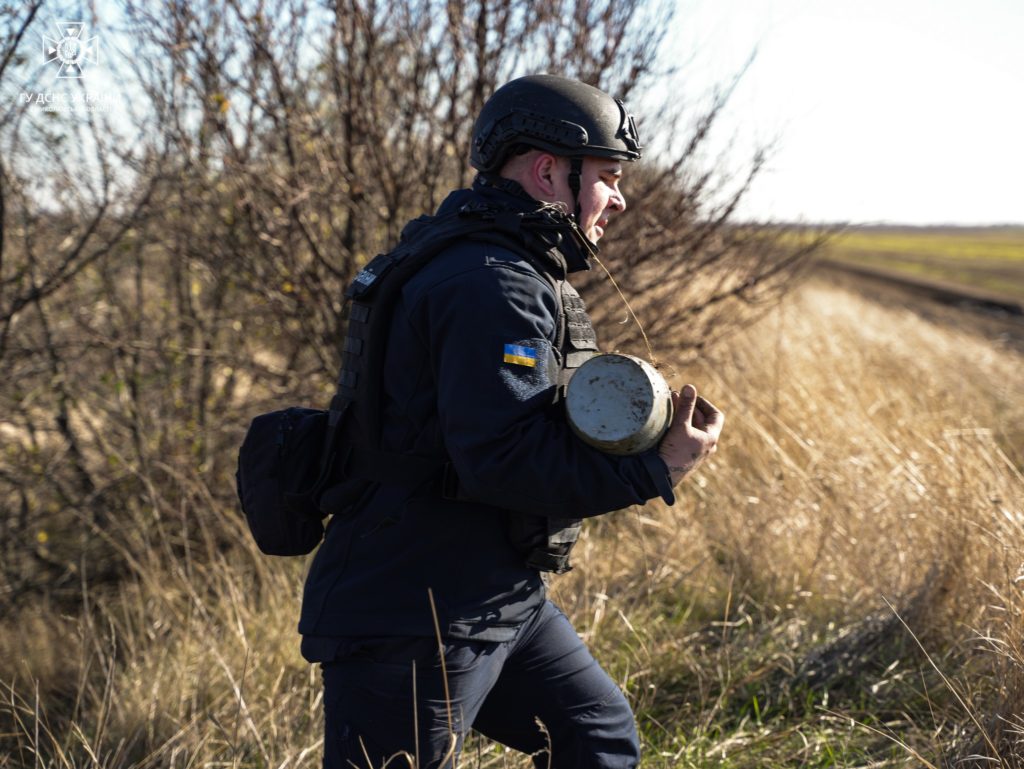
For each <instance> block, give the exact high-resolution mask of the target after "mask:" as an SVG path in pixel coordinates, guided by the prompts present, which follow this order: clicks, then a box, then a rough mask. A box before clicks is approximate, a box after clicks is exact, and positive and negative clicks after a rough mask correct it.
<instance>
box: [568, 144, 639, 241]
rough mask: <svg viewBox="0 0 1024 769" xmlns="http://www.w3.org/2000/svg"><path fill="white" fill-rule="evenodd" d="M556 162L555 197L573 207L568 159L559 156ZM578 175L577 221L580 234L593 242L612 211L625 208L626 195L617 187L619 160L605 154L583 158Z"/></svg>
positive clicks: (606, 224) (596, 239) (601, 233)
mask: <svg viewBox="0 0 1024 769" xmlns="http://www.w3.org/2000/svg"><path fill="white" fill-rule="evenodd" d="M558 165H559V167H560V168H559V171H558V173H557V174H556V175H555V178H554V179H553V181H554V182H555V185H556V188H557V193H558V199H559V200H561V201H562V202H564V203H565V204H566V205H567V206H568V207H569V210H570V211H572V210H573V204H572V192H571V191H570V190H569V170H570V161H569V159H568V158H559V159H558ZM580 177H581V178H580V195H579V204H580V220H579V222H577V224H579V227H580V229H581V230H583V234H584V235H586V236H587V237H588V238H590V240H592V241H593V242H594V243H596V242H597V241H598V240H600V239H601V236H602V235H604V231H605V229H606V228H607V226H608V220H609V219H610V218H611V215H612V213H613V212H614V213H619V212H621V211H625V210H626V199H625V198H624V197H623V196H622V192H620V191H619V181H620V180H621V179H622V163H621V162H619V161H618V160H611V159H608V158H597V157H588V158H584V159H583V171H582V173H581V174H580Z"/></svg>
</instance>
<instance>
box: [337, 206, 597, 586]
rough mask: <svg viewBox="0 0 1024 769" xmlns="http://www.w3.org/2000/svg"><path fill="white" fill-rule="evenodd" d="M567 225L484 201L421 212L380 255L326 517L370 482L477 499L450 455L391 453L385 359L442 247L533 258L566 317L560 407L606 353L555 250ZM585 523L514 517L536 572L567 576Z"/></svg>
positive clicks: (349, 360)
mask: <svg viewBox="0 0 1024 769" xmlns="http://www.w3.org/2000/svg"><path fill="white" fill-rule="evenodd" d="M571 226H572V225H571V224H567V221H566V219H565V218H564V217H563V216H562V215H560V214H558V213H557V212H553V211H550V210H540V211H531V212H526V213H517V212H512V211H506V210H504V209H497V208H490V207H488V206H486V205H484V204H475V203H474V204H469V205H466V206H463V207H462V208H461V209H460V210H459V211H458V212H457V213H456V214H449V215H445V216H421V217H419V218H418V219H415V220H413V221H412V222H410V223H409V224H408V225H407V226H406V228H405V229H404V230H403V232H402V237H401V239H400V241H399V244H398V246H396V247H395V249H393V250H392V251H389V252H387V253H385V254H380V255H378V256H377V257H375V258H374V259H372V260H371V261H370V262H369V263H368V264H367V265H366V267H364V268H363V269H362V270H361V271H360V272H359V274H358V275H356V277H355V279H354V280H353V281H352V283H351V285H350V286H349V288H348V290H347V291H346V292H345V296H346V298H347V299H348V301H349V317H348V330H347V334H346V338H345V344H344V347H343V350H342V365H341V371H340V374H339V377H338V388H337V392H336V394H335V396H334V398H333V399H332V401H331V407H330V416H329V420H328V430H327V447H326V451H325V453H326V456H327V457H328V462H329V463H330V466H331V467H333V470H332V472H331V476H332V478H335V479H341V480H340V481H339V482H337V483H334V484H333V485H329V487H328V488H326V489H325V491H324V493H323V494H322V496H321V498H320V506H321V508H322V509H323V511H324V512H325V513H339V512H342V511H344V510H345V509H346V508H348V507H349V506H351V505H353V504H354V503H355V502H356V501H357V500H358V499H359V497H360V496H362V494H363V493H364V492H365V490H366V484H367V482H371V483H372V482H376V483H387V484H398V485H403V486H419V485H420V484H422V483H424V482H427V481H430V480H435V479H436V480H437V481H438V482H439V483H440V487H441V493H442V496H443V497H444V498H446V499H453V500H459V499H461V500H466V499H468V498H467V497H466V496H465V495H464V494H463V492H462V489H461V488H460V486H459V483H458V478H457V476H456V473H455V470H454V467H453V465H452V463H451V462H450V461H448V460H447V458H438V457H423V456H416V455H411V454H399V453H395V452H388V451H384V450H383V449H382V448H381V445H380V444H381V433H382V425H381V415H382V410H383V407H382V403H381V393H382V390H383V376H384V356H385V352H386V346H387V340H388V334H389V331H390V327H391V320H392V317H393V315H394V309H395V306H396V305H397V303H398V299H399V297H400V296H401V290H402V287H403V286H404V285H405V283H406V282H407V281H408V280H409V279H410V278H412V276H413V275H415V274H416V272H417V271H418V270H419V269H421V268H422V267H423V266H425V265H426V264H427V262H428V261H429V260H430V259H431V258H433V257H434V256H435V255H436V254H438V253H439V252H440V251H442V250H443V249H445V248H446V247H448V246H449V245H452V244H453V243H454V242H456V241H460V240H467V239H468V240H476V241H482V242H488V243H493V244H496V245H500V246H502V247H504V248H508V249H510V250H512V251H513V252H515V253H516V254H518V255H520V256H522V257H523V258H524V259H526V260H527V261H529V262H530V263H531V264H532V265H533V266H534V268H535V269H536V270H537V272H538V273H539V274H540V275H542V276H544V277H545V278H546V279H547V280H548V281H549V282H550V283H551V285H552V288H553V290H554V292H555V296H556V297H557V298H558V300H559V305H560V312H559V323H558V330H557V338H556V340H555V349H556V350H558V351H559V358H560V361H561V368H560V371H559V373H558V378H557V387H556V388H555V396H554V401H555V403H558V402H559V401H560V400H561V399H562V398H563V397H564V392H565V387H566V386H567V385H568V383H569V380H570V379H571V378H572V374H573V372H574V371H575V370H576V369H577V368H579V367H580V366H581V365H582V364H583V363H584V362H585V361H586V360H587V359H589V358H590V357H592V356H593V355H594V354H596V352H597V337H596V335H595V333H594V328H593V326H592V325H591V322H590V318H589V317H588V315H587V313H586V309H585V307H584V305H583V300H582V299H581V298H580V296H579V294H577V293H576V291H575V289H573V288H572V286H570V285H569V283H568V282H567V281H566V280H564V279H563V278H561V277H558V276H557V275H555V274H554V273H555V271H556V270H557V265H556V263H555V261H554V260H553V257H551V256H549V255H547V253H546V251H548V250H550V249H552V248H555V247H557V245H558V244H559V243H560V239H561V237H563V234H562V233H564V231H565V230H566V229H567V227H571ZM580 528H581V522H580V521H579V520H578V519H570V518H549V517H545V516H537V515H528V514H523V513H517V512H513V511H509V524H508V534H509V540H510V542H511V543H512V545H513V547H515V548H516V549H517V550H519V551H520V552H522V553H523V555H524V557H525V560H526V563H527V565H528V566H530V567H532V568H535V569H538V570H540V571H545V572H554V573H557V574H560V573H563V572H565V571H568V570H569V569H570V568H571V567H570V565H569V551H570V550H571V549H572V547H573V545H574V544H575V543H576V540H577V538H578V537H579V533H580Z"/></svg>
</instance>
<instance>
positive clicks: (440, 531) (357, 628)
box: [299, 179, 673, 661]
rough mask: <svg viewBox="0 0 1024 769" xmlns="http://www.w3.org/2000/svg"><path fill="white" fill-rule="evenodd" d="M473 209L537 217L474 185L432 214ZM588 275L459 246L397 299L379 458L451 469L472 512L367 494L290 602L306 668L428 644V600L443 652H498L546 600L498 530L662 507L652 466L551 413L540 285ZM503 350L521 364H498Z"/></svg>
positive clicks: (554, 325) (555, 366)
mask: <svg viewBox="0 0 1024 769" xmlns="http://www.w3.org/2000/svg"><path fill="white" fill-rule="evenodd" d="M480 201H484V202H486V203H489V204H492V205H493V204H497V205H499V206H501V207H502V208H506V209H510V210H515V211H527V210H533V209H535V208H537V207H538V206H539V205H540V204H539V203H538V202H537V201H535V200H533V199H532V198H530V197H529V196H528V195H526V194H525V192H523V191H522V189H521V188H520V187H518V185H516V184H515V183H509V182H504V181H500V182H493V183H488V182H486V181H485V180H482V179H478V180H477V181H476V182H475V183H474V186H473V189H472V190H459V191H457V192H453V193H452V194H451V195H450V196H449V197H448V199H447V200H446V201H445V202H444V203H443V204H442V206H441V208H440V209H439V210H438V213H444V212H447V211H451V210H454V209H458V208H460V207H462V206H464V205H466V204H467V203H473V202H480ZM587 266H588V265H587V263H586V259H585V257H584V256H583V254H582V252H581V251H580V250H579V248H578V247H577V246H576V245H575V244H574V243H572V242H570V239H569V238H565V239H563V241H562V244H561V245H560V246H559V248H558V249H556V250H552V251H551V252H550V253H541V254H535V255H533V256H532V258H526V256H525V255H523V254H520V253H516V252H515V251H513V250H510V249H506V248H503V247H500V246H495V245H493V244H486V243H480V242H476V241H466V242H462V243H457V244H455V245H453V246H451V247H449V248H447V249H445V250H444V251H442V252H441V253H440V254H438V255H437V256H436V257H434V258H433V259H432V260H431V262H430V263H429V264H427V265H426V266H425V267H424V268H423V269H422V270H420V271H419V272H418V273H417V274H416V275H414V276H413V277H412V279H411V280H409V282H408V283H407V284H406V285H405V287H404V289H403V292H402V296H401V299H400V300H399V303H398V307H397V310H396V313H395V317H394V320H393V322H392V328H391V332H390V336H389V340H388V348H387V353H386V359H385V369H384V383H385V386H384V390H385V392H384V396H383V404H384V412H383V425H384V430H383V436H382V448H384V449H385V450H388V451H396V452H411V453H416V454H420V455H426V456H438V457H444V456H447V457H449V458H450V460H451V462H452V463H453V465H454V467H455V469H456V471H457V474H458V478H459V482H460V484H461V488H462V492H463V493H464V495H465V496H466V497H468V498H469V499H471V500H472V501H451V500H446V499H443V498H442V494H441V489H440V484H439V483H438V482H427V483H425V484H423V485H422V486H420V487H419V488H415V489H413V488H408V487H399V486H388V485H380V484H374V485H372V486H370V487H369V488H368V490H367V492H366V493H365V494H364V495H363V498H362V499H361V500H360V501H359V503H358V504H357V505H356V507H355V509H354V511H352V512H351V513H349V514H346V515H345V516H344V517H342V516H335V517H334V518H332V520H331V521H330V523H329V525H328V527H327V534H326V537H325V541H324V542H323V544H322V545H321V546H320V549H319V551H318V552H317V554H316V556H315V558H314V560H313V564H312V566H311V568H310V572H309V576H308V578H307V581H306V587H305V593H304V596H303V605H302V617H301V620H300V623H299V632H301V633H302V634H303V635H304V636H305V637H306V638H305V639H304V643H303V653H304V654H305V655H306V656H307V658H309V659H311V660H313V661H315V660H319V659H325V658H330V657H331V656H332V652H331V646H332V639H337V638H340V637H344V636H367V635H373V636H390V635H413V636H415V635H433V633H434V620H433V617H432V613H431V608H430V603H429V599H428V594H427V589H428V588H430V589H431V590H432V592H433V596H434V601H435V604H436V608H437V613H438V620H439V622H440V627H441V631H442V633H443V634H445V635H446V636H449V637H457V638H476V639H480V640H494V641H500V640H507V639H509V638H511V637H512V636H513V634H514V632H515V628H516V627H517V626H518V625H519V624H520V623H521V622H523V621H524V620H525V618H526V617H527V616H529V614H530V611H531V610H532V609H534V608H535V607H536V606H537V605H538V604H539V603H540V602H541V601H542V600H543V599H544V586H543V582H542V581H541V579H540V575H539V574H538V572H537V571H536V570H534V569H531V568H529V567H527V566H526V565H525V563H524V557H523V554H522V553H521V552H519V551H517V550H516V549H515V548H513V547H512V545H511V544H510V542H509V539H508V535H507V529H508V518H509V516H510V515H515V514H516V513H517V512H521V513H530V514H535V515H542V516H552V517H560V518H585V517H588V516H594V515H600V514H602V513H607V512H610V511H612V510H618V509H620V508H623V507H628V506H629V505H632V504H642V503H644V502H646V501H647V500H648V499H651V498H653V497H657V496H662V497H663V498H664V499H665V500H666V502H668V503H669V504H671V503H672V501H673V496H672V489H671V483H670V481H669V478H668V470H667V468H666V467H665V464H664V462H662V460H661V459H660V458H659V457H658V455H657V452H656V451H655V450H652V451H650V452H647V453H646V454H644V455H639V456H632V457H617V456H611V455H608V454H604V453H602V452H600V451H598V450H596V449H594V448H592V447H590V446H588V445H586V444H585V443H583V442H582V441H581V440H580V439H579V438H577V437H576V436H575V435H574V434H573V433H572V432H571V430H570V428H569V426H568V424H567V423H566V420H565V417H564V409H563V407H562V406H561V404H554V403H553V401H554V400H555V398H554V394H555V387H556V382H557V378H558V371H559V367H560V365H561V364H560V353H559V351H558V350H556V349H554V345H555V340H556V338H557V333H558V327H559V322H560V319H559V314H558V313H559V309H558V308H559V302H558V299H557V297H556V295H555V292H554V290H553V287H552V284H551V281H550V280H548V279H547V278H545V277H544V276H543V275H541V274H540V270H547V271H549V272H550V273H551V274H552V275H554V277H556V278H561V277H564V274H565V272H572V271H576V270H580V269H586V268H587ZM507 345H513V346H518V347H525V348H528V350H530V351H533V352H534V353H535V358H533V359H530V358H528V359H526V360H525V361H523V360H520V361H519V362H515V356H513V360H512V361H511V362H510V361H508V360H507V357H508V356H507V349H506V346H507ZM531 360H532V363H531Z"/></svg>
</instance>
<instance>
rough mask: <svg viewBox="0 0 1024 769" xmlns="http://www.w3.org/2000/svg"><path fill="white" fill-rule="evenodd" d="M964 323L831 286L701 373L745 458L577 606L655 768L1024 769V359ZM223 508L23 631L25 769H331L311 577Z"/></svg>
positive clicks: (735, 458)
mask: <svg viewBox="0 0 1024 769" xmlns="http://www.w3.org/2000/svg"><path fill="white" fill-rule="evenodd" d="M958 325H959V324H958V322H957V319H956V317H955V316H951V318H950V322H948V323H933V322H929V321H925V320H922V319H921V318H920V317H919V316H917V315H915V314H914V313H913V312H911V311H909V310H903V309H900V308H896V307H881V306H878V305H875V304H873V303H871V302H869V301H866V300H865V299H864V298H862V297H859V296H857V295H855V294H853V293H850V292H847V291H844V290H840V289H836V288H832V287H829V286H826V285H824V284H820V283H811V284H808V285H806V286H804V287H803V288H802V289H801V290H800V291H799V292H798V293H797V294H795V295H794V296H793V297H792V298H791V299H790V300H789V301H787V303H786V304H785V305H784V306H782V307H781V308H779V309H778V310H776V311H774V312H773V313H772V314H771V315H769V316H768V317H766V318H765V319H764V320H762V321H761V322H760V323H759V324H758V325H756V326H754V327H752V328H750V329H749V330H747V331H746V332H745V333H743V334H742V335H740V336H738V337H733V338H732V339H730V340H729V341H728V342H727V343H725V344H722V345H720V346H719V347H717V348H716V349H715V350H712V351H710V352H708V353H707V354H706V355H705V357H704V358H703V359H702V360H700V361H699V363H695V364H693V365H692V367H691V368H689V369H687V370H686V372H685V377H686V379H688V380H692V381H695V382H697V383H699V384H700V385H701V389H702V390H703V391H705V392H706V393H707V394H708V395H709V397H711V398H712V399H713V400H715V402H716V403H718V404H719V405H720V406H721V407H722V408H723V409H724V410H725V411H726V413H727V425H726V432H725V436H724V442H723V446H722V450H721V451H720V453H719V454H718V455H716V457H715V458H714V461H713V462H712V463H711V464H710V465H709V466H708V467H706V468H705V469H704V470H703V471H702V472H701V473H700V474H699V476H698V477H697V478H696V479H695V481H694V482H692V483H690V484H689V485H688V486H687V487H686V489H685V490H684V491H683V493H682V494H681V496H680V500H679V502H678V503H677V505H676V506H675V507H674V508H671V509H668V508H665V507H664V506H654V505H652V506H648V507H646V508H644V509H643V510H635V511H626V512H623V513H621V514H618V515H616V516H611V517H608V518H606V519H602V520H599V521H594V522H591V525H590V526H589V528H588V530H587V533H586V536H585V538H584V540H583V541H582V542H581V543H580V546H579V548H578V556H577V569H576V571H575V572H573V573H572V574H571V575H570V576H569V577H567V578H563V579H561V580H559V581H558V582H557V583H556V587H555V589H554V594H555V597H556V599H557V600H558V601H559V602H560V603H561V604H562V605H563V607H564V608H565V609H566V611H567V612H568V613H569V614H570V616H572V617H573V618H574V620H575V622H576V623H577V627H578V629H579V630H580V631H581V632H582V633H584V634H585V636H586V638H587V640H588V642H589V643H590V644H591V646H592V648H593V649H594V651H595V653H596V655H597V656H598V657H599V658H600V659H601V660H602V661H603V662H605V663H606V665H607V667H608V668H609V669H610V670H611V672H612V673H613V675H615V677H616V678H617V679H618V680H619V681H621V682H622V684H623V686H624V687H625V688H626V690H627V692H628V694H629V695H630V697H631V698H632V700H633V702H634V704H635V706H636V709H637V715H638V721H639V724H640V728H641V732H642V734H643V736H644V740H645V747H646V756H647V759H646V762H645V765H647V766H691V767H705V766H712V765H714V766H735V767H745V766H750V767H753V766H793V767H796V766H801V767H804V766H814V767H818V766H822V767H823V766H849V767H853V766H864V767H867V766H876V767H881V766H887V767H888V766H891V767H896V766H906V765H923V764H924V763H925V762H927V763H930V764H933V765H935V766H953V765H954V763H955V762H956V761H957V760H959V759H966V758H968V757H970V756H972V755H973V756H986V757H987V758H986V759H981V758H974V759H970V760H969V762H968V763H970V762H976V763H977V765H979V766H981V765H985V766H999V765H1002V766H1007V767H1013V766H1020V765H1024V764H1022V756H1024V746H1022V741H1021V729H1022V726H1024V724H1022V721H1021V716H1020V714H1021V713H1024V657H1022V652H1021V649H1022V648H1024V647H1022V641H1024V638H1022V635H1024V620H1022V612H1024V596H1022V592H1021V590H1022V586H1024V570H1022V568H1024V567H1022V561H1024V552H1022V545H1021V543H1022V542H1024V538H1022V535H1024V479H1022V476H1021V466H1022V461H1024V434H1022V428H1021V425H1022V424H1024V381H1022V378H1021V376H1020V372H1021V371H1022V370H1024V366H1022V360H1021V356H1020V355H1019V353H1015V352H1013V351H1012V350H1010V349H1004V348H1003V347H1001V346H1000V344H999V343H997V342H990V341H987V340H985V339H983V338H979V337H977V336H975V335H973V334H972V333H971V332H970V331H968V330H965V329H959V328H958ZM675 384H681V378H680V381H677V382H675ZM225 482H228V481H227V480H225ZM206 518H207V519H208V525H209V526H210V527H216V528H217V529H218V531H219V532H220V534H221V536H220V537H217V538H211V537H204V536H203V535H201V534H197V533H193V536H191V537H184V536H182V537H181V541H187V540H189V539H192V540H196V541H200V542H203V541H206V542H209V543H210V544H209V545H208V546H207V547H205V548H200V549H197V550H195V551H190V552H183V551H182V550H181V548H180V547H170V546H165V545H164V542H165V539H166V537H165V533H164V532H166V531H171V530H173V527H174V525H175V524H174V523H172V522H169V521H163V522H162V524H161V526H160V527H155V526H154V524H153V522H152V521H150V520H147V519H146V518H145V511H144V507H142V506H140V514H139V516H138V517H137V518H136V519H133V520H127V521H122V522H121V524H120V525H123V526H125V527H129V528H133V530H135V529H138V530H140V531H144V532H145V533H144V534H140V535H138V536H136V537H135V539H134V540H132V539H122V540H119V541H135V542H137V544H136V545H135V546H133V547H132V548H130V549H129V550H128V551H126V552H124V553H123V554H122V555H123V558H124V561H125V563H126V564H128V566H129V567H130V568H129V574H130V578H128V579H126V580H123V581H122V582H121V583H120V584H119V585H118V586H117V587H116V588H110V587H108V588H103V589H94V588H93V587H91V585H90V580H89V574H88V569H87V568H86V567H87V564H82V568H81V571H80V573H79V574H78V575H77V577H78V580H79V582H80V583H81V585H82V589H81V592H82V597H83V605H82V608H81V610H79V611H76V612H71V613H69V612H68V610H67V609H66V608H61V607H60V606H56V605H55V606H52V607H47V606H39V607H36V608H34V609H33V610H31V611H28V612H24V613H23V614H21V615H20V616H17V617H7V618H4V621H3V623H2V625H0V681H2V682H3V689H2V690H0V699H2V700H3V701H4V704H2V705H0V767H14V766H36V765H39V766H55V767H79V766H97V767H98V766H102V767H110V768H111V769H120V768H121V767H158V766H159V767H187V766H260V767H289V768H291V767H300V766H307V767H308V766H316V765H317V764H318V762H319V760H320V750H319V746H318V741H319V739H320V736H321V735H320V721H319V718H320V715H319V704H320V703H319V686H318V682H317V680H316V674H315V672H314V671H312V670H311V669H310V668H309V667H308V666H306V665H305V663H303V662H302V660H301V659H300V658H299V655H298V651H297V647H298V644H297V637H296V636H295V634H294V627H295V621H296V617H297V606H298V596H299V591H300V587H301V580H302V573H303V565H302V564H301V563H299V562H295V561H284V560H272V559H266V558H263V557H261V556H259V555H258V554H257V553H256V552H254V550H253V548H252V546H250V545H249V544H248V542H247V540H246V537H245V534H244V532H243V531H242V529H241V526H240V525H239V523H238V519H237V517H235V516H234V513H233V512H232V511H230V510H216V509H211V510H209V511H208V515H207V516H206ZM188 520H191V519H190V518H186V517H184V516H183V517H182V521H181V522H180V525H181V526H185V525H188V524H187V521H188ZM222 529H223V531H221V530H222ZM177 534H180V532H177ZM225 540H226V541H228V542H233V543H234V544H233V545H232V546H230V547H228V548H224V547H223V546H222V545H221V544H219V543H222V542H223V541H225ZM175 541H179V540H178V539H175ZM886 601H889V602H891V605H892V607H894V609H890V608H889V607H888V605H887V603H886ZM897 613H898V615H899V616H898V617H897ZM904 623H905V624H904ZM918 642H920V646H919V645H918ZM940 674H941V675H940ZM477 765H480V766H488V767H499V766H525V763H524V762H523V760H522V759H520V758H518V757H514V756H509V755H508V754H505V753H503V752H502V751H501V750H500V749H498V748H496V747H494V746H490V745H486V744H484V743H483V742H479V741H477V742H472V741H471V743H470V745H469V746H468V749H467V751H466V753H465V755H464V760H463V766H470V767H471V766H477ZM957 765H958V766H962V765H964V764H957Z"/></svg>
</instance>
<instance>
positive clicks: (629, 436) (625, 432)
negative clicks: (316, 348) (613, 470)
mask: <svg viewBox="0 0 1024 769" xmlns="http://www.w3.org/2000/svg"><path fill="white" fill-rule="evenodd" d="M565 407H566V412H567V413H568V417H569V425H570V426H571V427H572V429H573V431H574V432H575V433H576V435H578V436H579V437H580V438H581V439H582V440H584V441H585V442H587V443H589V444H590V445H591V446H595V447H597V448H599V449H601V451H604V452H606V453H608V454H618V455H626V454H640V453H642V452H644V451H647V450H648V449H650V448H652V447H654V446H656V445H657V444H658V442H659V441H660V440H661V437H662V436H663V435H664V434H665V431H666V430H667V429H668V426H669V424H670V423H671V422H672V393H671V391H670V390H669V387H668V384H667V383H666V382H665V379H664V378H663V377H662V376H661V374H659V373H658V372H657V370H655V368H654V367H653V366H652V365H650V364H649V363H647V362H646V361H644V360H641V359H640V358H636V357H634V356H632V355H621V354H619V353H605V354H602V355H596V356H594V357H593V358H591V359H590V360H588V361H587V362H586V363H584V364H583V365H582V366H580V367H579V369H577V371H576V373H575V374H574V375H573V378H572V380H571V381H570V382H569V388H568V391H567V393H566V401H565Z"/></svg>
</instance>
